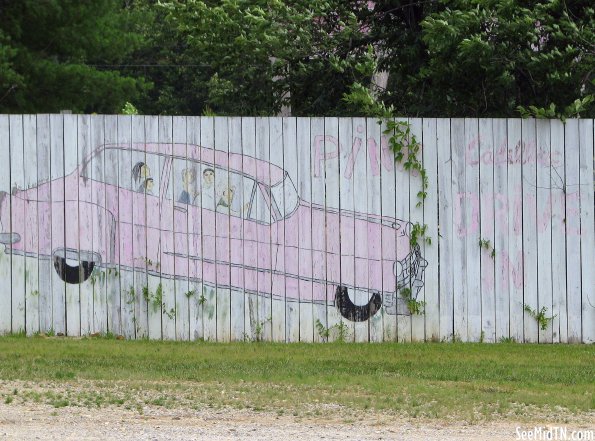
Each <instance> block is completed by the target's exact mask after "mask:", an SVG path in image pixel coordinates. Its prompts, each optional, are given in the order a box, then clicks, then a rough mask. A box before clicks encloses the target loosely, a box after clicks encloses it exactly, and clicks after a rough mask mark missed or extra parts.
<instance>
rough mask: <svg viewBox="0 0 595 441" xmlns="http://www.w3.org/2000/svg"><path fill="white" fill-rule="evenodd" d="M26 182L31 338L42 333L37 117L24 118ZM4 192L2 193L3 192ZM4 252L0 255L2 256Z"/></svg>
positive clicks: (27, 301)
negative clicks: (40, 312)
mask: <svg viewBox="0 0 595 441" xmlns="http://www.w3.org/2000/svg"><path fill="white" fill-rule="evenodd" d="M23 148H24V153H23V155H24V160H25V167H24V179H25V183H24V186H23V188H25V189H27V191H28V193H29V195H30V196H29V197H28V198H27V199H28V200H27V202H26V204H25V226H26V228H27V232H26V244H27V247H28V248H29V249H30V250H31V251H29V252H27V253H25V255H26V256H27V257H26V259H25V314H26V315H25V328H26V331H27V335H32V334H35V333H36V332H39V264H38V256H39V240H38V236H37V199H38V198H37V117H36V116H35V115H24V116H23ZM0 191H2V189H1V188H0ZM1 252H2V251H0V253H1Z"/></svg>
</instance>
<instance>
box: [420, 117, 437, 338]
mask: <svg viewBox="0 0 595 441" xmlns="http://www.w3.org/2000/svg"><path fill="white" fill-rule="evenodd" d="M437 146H438V144H437V127H436V120H435V119H433V118H426V119H424V120H423V151H422V153H423V164H424V168H425V169H426V172H427V174H428V189H427V190H426V192H427V195H426V199H425V200H424V205H423V209H424V224H425V225H427V228H428V230H427V235H428V237H429V238H430V239H431V241H432V242H431V244H426V243H425V242H424V244H423V252H422V256H423V258H424V259H425V260H426V261H427V262H428V266H427V267H426V268H425V271H424V280H425V284H424V299H425V302H426V306H425V311H426V313H425V316H424V318H425V338H426V340H431V341H440V299H439V286H440V285H439V277H438V264H437V263H438V259H439V250H438V246H439V237H438V233H439V223H440V222H439V218H438V196H439V193H438V152H437Z"/></svg>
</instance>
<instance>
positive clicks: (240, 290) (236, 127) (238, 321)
mask: <svg viewBox="0 0 595 441" xmlns="http://www.w3.org/2000/svg"><path fill="white" fill-rule="evenodd" d="M229 153H230V154H231V155H234V156H235V157H237V156H238V155H240V160H236V163H237V164H238V167H240V172H241V176H240V177H239V187H238V191H236V197H237V198H239V203H238V205H237V206H238V207H240V216H239V217H238V218H236V219H233V224H232V227H231V250H230V255H231V262H232V276H231V278H232V285H233V287H232V290H231V304H230V319H231V335H230V338H231V340H232V341H240V340H243V339H244V332H245V322H244V321H245V314H246V311H245V305H244V301H245V298H246V295H247V294H246V291H245V289H244V287H245V286H246V279H245V272H246V269H245V262H246V261H245V259H244V248H245V244H244V240H245V235H244V225H245V224H246V223H247V222H250V220H249V215H250V212H249V209H250V202H251V199H252V194H253V191H254V180H253V179H252V177H250V167H249V161H250V159H248V158H244V156H243V151H242V118H240V117H237V118H231V119H230V121H229ZM245 173H248V176H246V175H245ZM248 271H249V270H248ZM234 280H235V283H233V281H234Z"/></svg>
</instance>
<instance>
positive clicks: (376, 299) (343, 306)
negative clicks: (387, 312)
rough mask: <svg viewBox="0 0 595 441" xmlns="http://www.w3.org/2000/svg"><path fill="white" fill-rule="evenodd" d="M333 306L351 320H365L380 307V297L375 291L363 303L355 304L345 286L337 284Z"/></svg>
mask: <svg viewBox="0 0 595 441" xmlns="http://www.w3.org/2000/svg"><path fill="white" fill-rule="evenodd" d="M335 306H336V307H337V309H338V310H339V312H340V313H341V315H342V316H343V317H344V318H346V319H347V320H351V321H352V322H365V321H366V320H368V319H369V318H370V317H373V316H374V314H376V313H377V312H378V311H380V308H381V307H382V297H381V296H380V294H378V293H377V292H375V293H374V294H372V297H371V298H370V300H369V301H368V303H367V304H365V305H356V304H354V303H353V302H352V301H351V299H350V298H349V292H348V290H347V287H345V286H337V290H336V291H335Z"/></svg>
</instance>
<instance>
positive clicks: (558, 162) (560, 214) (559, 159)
mask: <svg viewBox="0 0 595 441" xmlns="http://www.w3.org/2000/svg"><path fill="white" fill-rule="evenodd" d="M550 130H551V132H550V157H551V164H550V176H551V184H550V192H551V197H552V219H551V223H552V264H551V270H550V271H551V274H552V316H553V317H554V320H552V325H551V326H552V331H553V332H552V336H553V342H555V343H558V342H559V343H566V342H567V341H568V318H567V312H566V178H565V176H566V175H565V167H564V150H565V148H564V123H562V121H559V120H552V121H551V123H550ZM546 270H547V269H546Z"/></svg>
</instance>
